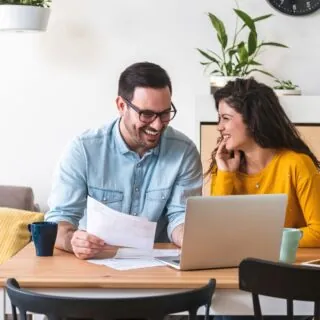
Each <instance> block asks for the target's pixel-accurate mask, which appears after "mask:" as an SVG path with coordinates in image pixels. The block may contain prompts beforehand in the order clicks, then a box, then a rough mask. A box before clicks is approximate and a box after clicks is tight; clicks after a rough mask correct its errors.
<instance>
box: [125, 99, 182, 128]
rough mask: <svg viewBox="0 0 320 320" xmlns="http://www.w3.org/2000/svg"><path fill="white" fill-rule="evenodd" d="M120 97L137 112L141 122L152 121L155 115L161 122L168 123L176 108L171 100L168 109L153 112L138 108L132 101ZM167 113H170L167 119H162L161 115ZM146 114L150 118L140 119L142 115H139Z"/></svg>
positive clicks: (174, 114)
mask: <svg viewBox="0 0 320 320" xmlns="http://www.w3.org/2000/svg"><path fill="white" fill-rule="evenodd" d="M122 99H123V100H124V101H125V102H126V104H127V105H128V106H129V107H130V108H131V109H133V110H134V111H135V112H137V113H138V114H139V120H140V121H141V122H143V123H152V122H153V121H154V120H156V119H157V117H159V119H160V121H161V122H162V123H168V122H170V121H171V120H172V119H173V118H174V117H175V116H176V114H177V109H176V107H175V106H174V104H173V103H172V102H171V108H172V109H170V110H167V111H162V112H154V111H152V110H148V109H146V110H141V109H140V108H138V107H137V106H135V105H134V104H133V103H132V102H130V101H129V100H128V99H126V98H123V97H122ZM168 113H170V119H169V120H163V119H162V118H161V117H162V116H163V115H166V116H167V115H168ZM143 115H145V116H147V117H150V120H147V121H146V120H142V117H141V116H143Z"/></svg>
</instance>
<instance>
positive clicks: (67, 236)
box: [55, 221, 76, 252]
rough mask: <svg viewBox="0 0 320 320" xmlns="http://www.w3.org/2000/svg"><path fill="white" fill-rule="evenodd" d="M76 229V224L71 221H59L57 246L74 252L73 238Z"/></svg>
mask: <svg viewBox="0 0 320 320" xmlns="http://www.w3.org/2000/svg"><path fill="white" fill-rule="evenodd" d="M75 231H76V228H75V226H74V225H72V224H71V223H69V222H64V221H63V222H59V224H58V234H57V239H56V244H55V247H56V248H58V249H61V250H64V251H68V252H73V249H72V245H71V238H72V236H73V233H74V232H75Z"/></svg>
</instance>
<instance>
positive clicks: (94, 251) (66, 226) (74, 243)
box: [55, 222, 118, 259]
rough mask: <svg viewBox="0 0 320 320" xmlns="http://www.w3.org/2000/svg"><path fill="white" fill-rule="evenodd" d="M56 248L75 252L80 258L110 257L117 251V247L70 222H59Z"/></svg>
mask: <svg viewBox="0 0 320 320" xmlns="http://www.w3.org/2000/svg"><path fill="white" fill-rule="evenodd" d="M55 246H56V248H58V249H61V250H65V251H68V252H73V253H74V254H75V256H76V257H77V258H79V259H90V258H93V257H99V258H100V257H101V258H110V257H113V256H114V255H115V254H116V253H117V249H118V248H117V247H114V246H110V245H107V244H105V243H104V241H103V240H102V239H100V238H98V237H96V236H94V235H92V234H89V233H88V232H86V231H82V230H76V228H75V226H73V225H72V224H71V223H69V222H59V224H58V234H57V239H56V244H55Z"/></svg>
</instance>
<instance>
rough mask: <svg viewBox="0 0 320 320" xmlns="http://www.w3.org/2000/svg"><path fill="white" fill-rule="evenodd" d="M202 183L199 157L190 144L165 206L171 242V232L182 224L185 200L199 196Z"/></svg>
mask: <svg viewBox="0 0 320 320" xmlns="http://www.w3.org/2000/svg"><path fill="white" fill-rule="evenodd" d="M202 183H203V177H202V165H201V159H200V155H199V152H198V150H197V148H196V146H195V145H194V144H191V145H190V146H189V148H188V150H187V152H186V153H185V156H184V161H183V162H182V165H181V167H180V171H179V174H178V177H177V179H176V181H175V184H174V186H173V189H172V193H171V197H170V199H169V201H168V204H167V217H168V229H167V231H168V237H169V239H170V241H172V237H171V235H172V231H173V230H174V229H175V228H176V227H177V226H178V225H180V224H182V223H184V220H185V212H186V200H187V198H188V197H190V196H199V195H201V194H202Z"/></svg>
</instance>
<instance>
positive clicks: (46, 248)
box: [28, 221, 58, 257]
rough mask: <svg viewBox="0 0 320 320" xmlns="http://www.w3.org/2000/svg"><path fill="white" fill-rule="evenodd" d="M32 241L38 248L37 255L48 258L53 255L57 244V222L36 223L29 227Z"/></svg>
mask: <svg viewBox="0 0 320 320" xmlns="http://www.w3.org/2000/svg"><path fill="white" fill-rule="evenodd" d="M28 229H29V231H30V232H31V235H32V240H33V242H34V246H35V248H36V255H37V256H40V257H48V256H52V255H53V250H54V244H55V242H56V237H57V232H58V224H57V223H55V222H48V221H44V222H34V223H31V224H29V225H28Z"/></svg>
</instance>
